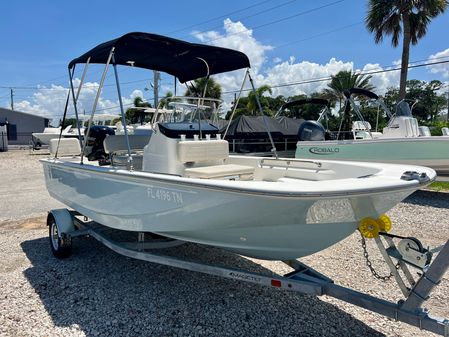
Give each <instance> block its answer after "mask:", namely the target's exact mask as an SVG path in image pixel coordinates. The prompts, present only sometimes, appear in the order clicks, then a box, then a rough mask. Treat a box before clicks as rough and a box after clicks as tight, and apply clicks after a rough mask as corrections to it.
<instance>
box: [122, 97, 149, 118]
mask: <svg viewBox="0 0 449 337" xmlns="http://www.w3.org/2000/svg"><path fill="white" fill-rule="evenodd" d="M133 104H134V107H131V108H128V109H127V110H126V114H125V115H126V119H127V120H128V121H130V123H132V124H134V123H143V121H144V119H145V112H144V109H141V108H151V104H150V103H148V102H144V100H143V98H142V97H140V96H136V97H134V100H133ZM136 108H137V109H136ZM139 108H140V109H139Z"/></svg>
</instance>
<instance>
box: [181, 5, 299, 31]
mask: <svg viewBox="0 0 449 337" xmlns="http://www.w3.org/2000/svg"><path fill="white" fill-rule="evenodd" d="M296 1H297V0H289V1H287V2H284V3H282V4H280V5H276V6H273V7H270V8H267V9H264V10H262V11H259V12H257V13H253V14H250V15H247V16H244V17H240V18H237V19H235V20H234V21H236V20H237V21H240V20H246V19H249V18H252V17H255V16H258V15H260V14H264V13H267V12H270V11H272V10H275V9H279V8H281V7H284V6H286V5H289V4H291V3H293V2H296ZM221 27H222V25H220V26H215V27H212V28H208V29H207V30H202V31H199V32H196V34H202V33H206V32H208V31H210V30H213V29H217V28H221ZM182 37H190V35H184V36H182Z"/></svg>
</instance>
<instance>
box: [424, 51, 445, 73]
mask: <svg viewBox="0 0 449 337" xmlns="http://www.w3.org/2000/svg"><path fill="white" fill-rule="evenodd" d="M443 57H447V58H449V48H448V49H446V50H443V51H440V52H438V53H436V54H434V55H430V56H429V59H428V61H429V62H438V61H442V60H441V58H443ZM427 69H430V72H431V73H432V74H440V75H442V76H443V77H444V78H449V63H441V64H434V65H431V66H427Z"/></svg>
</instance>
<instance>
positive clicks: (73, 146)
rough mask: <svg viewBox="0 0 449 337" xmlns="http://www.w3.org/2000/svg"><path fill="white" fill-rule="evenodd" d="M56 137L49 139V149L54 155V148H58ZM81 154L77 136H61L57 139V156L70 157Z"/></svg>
mask: <svg viewBox="0 0 449 337" xmlns="http://www.w3.org/2000/svg"><path fill="white" fill-rule="evenodd" d="M58 141H59V139H58V138H53V139H50V144H49V150H50V154H51V155H52V156H54V155H55V154H56V149H58ZM80 154H81V146H80V142H79V140H78V138H61V140H60V141H59V149H58V156H59V157H72V156H79V155H80Z"/></svg>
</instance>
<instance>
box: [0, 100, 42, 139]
mask: <svg viewBox="0 0 449 337" xmlns="http://www.w3.org/2000/svg"><path fill="white" fill-rule="evenodd" d="M49 122H50V119H49V118H46V117H42V116H37V115H33V114H30V113H26V112H21V111H17V110H10V109H6V108H0V125H6V129H7V133H8V143H9V145H27V144H29V143H30V141H31V134H32V133H33V132H42V131H43V130H44V128H46V127H48V124H49Z"/></svg>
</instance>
